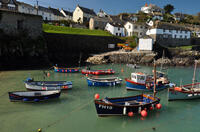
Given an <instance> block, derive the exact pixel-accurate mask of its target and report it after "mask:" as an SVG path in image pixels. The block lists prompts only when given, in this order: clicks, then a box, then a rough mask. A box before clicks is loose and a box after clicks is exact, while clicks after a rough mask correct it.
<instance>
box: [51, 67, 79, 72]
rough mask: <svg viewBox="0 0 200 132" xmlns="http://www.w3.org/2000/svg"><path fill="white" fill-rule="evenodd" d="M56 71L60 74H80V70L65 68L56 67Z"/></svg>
mask: <svg viewBox="0 0 200 132" xmlns="http://www.w3.org/2000/svg"><path fill="white" fill-rule="evenodd" d="M54 71H55V72H60V73H76V72H79V71H80V69H79V68H64V67H57V66H54Z"/></svg>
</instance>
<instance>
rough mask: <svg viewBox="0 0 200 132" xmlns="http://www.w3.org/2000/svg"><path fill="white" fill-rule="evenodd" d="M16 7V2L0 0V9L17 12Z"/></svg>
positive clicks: (13, 0)
mask: <svg viewBox="0 0 200 132" xmlns="http://www.w3.org/2000/svg"><path fill="white" fill-rule="evenodd" d="M17 6H18V4H17V1H16V0H0V9H4V10H11V11H17Z"/></svg>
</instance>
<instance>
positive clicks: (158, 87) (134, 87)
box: [125, 79, 168, 91]
mask: <svg viewBox="0 0 200 132" xmlns="http://www.w3.org/2000/svg"><path fill="white" fill-rule="evenodd" d="M125 80H126V89H127V90H136V91H153V89H154V86H153V84H152V85H150V86H146V85H145V84H139V83H135V82H133V81H131V80H129V79H125ZM166 88H168V85H164V84H159V85H157V84H156V90H157V91H158V90H163V89H166Z"/></svg>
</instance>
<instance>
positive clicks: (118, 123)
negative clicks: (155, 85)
mask: <svg viewBox="0 0 200 132" xmlns="http://www.w3.org/2000/svg"><path fill="white" fill-rule="evenodd" d="M97 68H101V69H107V68H113V69H114V70H116V72H117V73H116V75H117V76H120V77H121V78H123V79H124V78H125V77H129V76H130V73H131V72H134V70H133V69H131V68H129V67H127V66H126V65H97V66H92V69H97ZM121 69H123V70H124V72H121ZM151 70H152V67H141V69H138V70H137V71H138V72H139V71H140V72H146V73H151ZM167 73H168V76H169V78H170V80H171V81H172V82H174V83H176V84H178V85H179V84H180V82H182V84H187V83H191V80H192V76H193V67H191V68H180V67H179V68H173V67H171V68H169V69H168V70H167ZM199 73H200V72H199V70H197V79H198V78H200V74H199ZM30 76H31V77H34V79H35V80H43V75H42V71H40V70H29V71H28V70H26V71H6V72H0V132H36V131H37V129H38V128H42V131H43V132H64V131H65V132H66V131H68V132H80V131H81V132H94V131H95V132H102V131H113V132H122V131H123V132H130V131H134V132H146V131H148V132H152V131H155V130H153V129H152V128H155V129H156V131H159V132H169V131H182V132H188V131H199V130H200V127H199V122H200V116H199V113H200V112H199V111H200V100H192V101H191V100H190V101H174V102H168V101H167V90H163V91H160V92H158V94H157V95H158V96H159V97H160V98H161V104H162V105H163V108H162V109H161V110H158V111H153V112H149V113H148V116H147V117H146V118H145V120H141V119H140V115H137V116H134V117H98V116H97V114H96V109H95V106H94V103H93V97H94V94H95V93H99V94H100V98H103V97H106V96H108V97H119V96H130V95H136V94H138V93H139V92H136V91H126V89H125V81H123V84H122V85H121V86H118V87H88V86H87V83H86V79H85V77H84V76H83V75H81V73H77V74H76V73H75V74H63V73H54V72H53V71H51V76H50V77H49V78H47V79H46V80H68V81H72V82H73V89H72V90H70V91H64V92H62V94H61V96H60V98H59V99H56V100H51V101H48V102H38V103H22V102H10V101H9V98H8V94H7V92H8V91H20V90H26V89H25V87H24V83H23V80H25V79H26V78H27V77H30ZM181 80H182V81H181Z"/></svg>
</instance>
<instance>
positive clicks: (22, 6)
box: [17, 2, 37, 15]
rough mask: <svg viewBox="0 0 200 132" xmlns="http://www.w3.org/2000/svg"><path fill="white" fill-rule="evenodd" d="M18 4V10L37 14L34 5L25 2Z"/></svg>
mask: <svg viewBox="0 0 200 132" xmlns="http://www.w3.org/2000/svg"><path fill="white" fill-rule="evenodd" d="M17 4H18V12H20V13H25V14H33V15H37V8H35V7H34V6H32V5H29V4H26V3H24V2H17Z"/></svg>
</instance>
